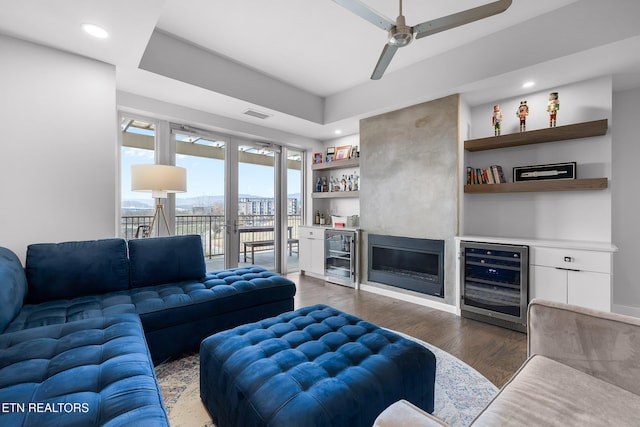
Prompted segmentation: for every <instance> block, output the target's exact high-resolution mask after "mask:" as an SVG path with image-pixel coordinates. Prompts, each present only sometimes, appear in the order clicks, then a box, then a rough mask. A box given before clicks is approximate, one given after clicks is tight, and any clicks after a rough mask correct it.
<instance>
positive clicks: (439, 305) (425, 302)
mask: <svg viewBox="0 0 640 427" xmlns="http://www.w3.org/2000/svg"><path fill="white" fill-rule="evenodd" d="M360 290H362V291H366V292H371V293H373V294H378V295H383V296H385V297H389V298H395V299H398V300H401V301H407V302H412V303H414V304H418V305H422V306H424V307H429V308H435V309H436V310H441V311H446V312H447V313H452V314H457V315H458V316H459V315H460V311H459V310H458V309H457V308H456V306H455V305H450V304H445V303H443V302H438V301H433V300H431V299H427V298H421V297H418V296H414V295H408V294H405V293H402V292H397V291H393V290H391V289H385V288H381V287H378V286H372V285H368V284H366V283H361V284H360Z"/></svg>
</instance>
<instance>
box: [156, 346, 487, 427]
mask: <svg viewBox="0 0 640 427" xmlns="http://www.w3.org/2000/svg"><path fill="white" fill-rule="evenodd" d="M399 334H400V335H403V336H404V337H406V338H409V339H412V340H414V341H416V342H418V343H420V344H421V345H423V346H425V347H427V348H428V349H429V350H431V351H432V352H433V354H435V356H436V385H435V409H434V411H433V414H434V415H436V416H437V417H438V418H440V419H442V420H444V421H446V422H447V423H448V424H449V425H451V426H452V427H466V426H468V425H469V424H470V423H471V421H472V420H473V419H474V418H475V416H476V415H477V414H478V413H479V412H480V411H481V410H482V409H483V408H484V407H485V406H486V405H487V404H488V403H489V401H490V400H491V399H492V398H493V396H495V394H496V393H497V392H498V388H497V387H496V386H494V385H493V384H492V383H491V382H490V381H489V380H487V379H486V378H485V377H484V376H482V375H481V374H480V373H479V372H478V371H476V370H475V369H473V368H472V367H470V366H469V365H467V364H466V363H464V362H462V361H461V360H459V359H457V358H455V357H454V356H452V355H450V354H449V353H447V352H446V351H443V350H440V349H439V348H437V347H435V346H433V345H431V344H428V343H425V342H423V341H420V340H417V339H415V338H412V337H409V336H407V335H404V334H401V333H399ZM199 369H200V360H199V357H198V354H192V355H188V356H186V357H183V358H181V359H178V360H174V361H171V362H168V363H163V364H161V365H158V366H156V375H157V376H158V382H159V383H160V388H161V389H162V395H163V397H164V402H165V405H166V407H167V412H168V413H169V421H170V422H171V426H172V427H211V426H215V424H214V423H213V422H212V421H211V417H210V416H209V413H208V412H207V410H206V409H205V407H204V405H203V404H202V401H201V400H200V379H199Z"/></svg>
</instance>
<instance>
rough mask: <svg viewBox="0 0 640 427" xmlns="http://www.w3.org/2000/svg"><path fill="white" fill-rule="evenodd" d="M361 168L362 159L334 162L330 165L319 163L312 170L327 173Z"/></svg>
mask: <svg viewBox="0 0 640 427" xmlns="http://www.w3.org/2000/svg"><path fill="white" fill-rule="evenodd" d="M358 166H360V158H359V157H356V158H355V159H344V160H334V161H332V162H329V163H317V164H314V165H313V166H312V167H311V169H312V170H314V171H326V170H331V169H345V168H357V167H358Z"/></svg>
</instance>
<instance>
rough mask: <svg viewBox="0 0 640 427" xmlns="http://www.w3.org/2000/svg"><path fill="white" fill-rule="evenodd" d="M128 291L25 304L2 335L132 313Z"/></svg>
mask: <svg viewBox="0 0 640 427" xmlns="http://www.w3.org/2000/svg"><path fill="white" fill-rule="evenodd" d="M135 312H136V311H135V306H134V305H133V303H132V301H131V296H130V295H129V291H128V290H127V291H120V292H113V293H108V294H103V295H88V296H84V297H79V298H73V299H60V300H55V301H47V302H43V303H40V304H26V305H25V306H23V307H22V310H20V312H19V313H18V315H17V316H16V318H15V319H14V320H13V321H12V322H11V323H10V324H9V326H8V327H7V329H6V332H15V331H21V330H23V329H32V328H37V327H40V326H49V325H61V324H64V323H68V322H74V321H78V320H83V319H91V318H97V317H103V316H107V315H112V314H119V313H135Z"/></svg>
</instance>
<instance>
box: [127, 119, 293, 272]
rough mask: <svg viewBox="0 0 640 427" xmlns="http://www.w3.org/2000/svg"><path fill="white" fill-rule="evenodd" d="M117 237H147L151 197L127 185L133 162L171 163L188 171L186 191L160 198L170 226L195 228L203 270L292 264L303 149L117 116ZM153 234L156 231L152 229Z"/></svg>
mask: <svg viewBox="0 0 640 427" xmlns="http://www.w3.org/2000/svg"><path fill="white" fill-rule="evenodd" d="M121 117H122V120H121V135H122V138H121V139H122V148H121V201H122V202H121V207H120V209H121V213H122V215H121V226H120V228H121V230H120V234H121V236H122V237H124V238H127V239H131V238H143V237H148V236H147V235H144V233H140V230H144V228H145V226H146V227H147V229H148V225H149V224H150V223H151V220H152V217H153V212H154V200H153V199H152V198H151V197H148V196H146V195H145V194H142V193H132V192H131V177H130V176H131V174H130V171H131V166H132V165H134V164H154V163H156V164H170V165H176V166H180V167H183V168H185V169H186V170H187V191H186V192H184V193H177V194H175V195H174V194H170V195H169V197H168V198H167V199H165V200H163V204H164V205H165V208H166V213H167V219H168V222H169V228H170V230H166V229H165V227H162V230H158V232H157V234H158V235H166V234H167V233H174V234H178V235H184V234H198V235H200V236H201V238H202V242H203V250H204V254H205V260H206V263H207V269H208V270H209V271H213V270H218V269H224V268H233V267H237V266H248V267H250V266H262V267H265V268H267V269H271V270H275V271H278V272H288V271H292V270H296V269H297V266H298V226H299V224H300V219H301V217H302V205H301V200H302V199H303V198H302V197H301V193H302V172H303V168H302V153H301V152H299V151H290V150H287V149H285V148H281V147H279V146H277V145H275V144H266V143H261V142H254V141H251V140H248V139H246V138H239V137H235V136H231V135H224V134H216V133H214V132H211V131H207V130H202V129H195V128H192V127H189V126H184V125H177V124H172V123H169V122H167V121H164V120H150V119H149V120H146V119H139V118H134V117H128V115H127V114H126V113H123V114H122V115H121ZM155 234H156V233H154V235H155Z"/></svg>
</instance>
